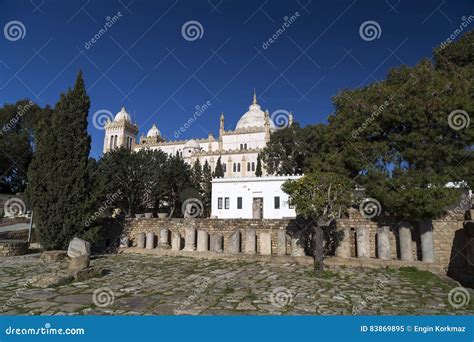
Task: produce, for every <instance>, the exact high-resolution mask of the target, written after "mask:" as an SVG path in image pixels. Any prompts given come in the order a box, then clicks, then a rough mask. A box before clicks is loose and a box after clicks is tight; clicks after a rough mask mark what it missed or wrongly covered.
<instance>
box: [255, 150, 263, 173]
mask: <svg viewBox="0 0 474 342" xmlns="http://www.w3.org/2000/svg"><path fill="white" fill-rule="evenodd" d="M255 176H257V177H262V160H261V159H260V154H258V155H257V168H256V170H255Z"/></svg>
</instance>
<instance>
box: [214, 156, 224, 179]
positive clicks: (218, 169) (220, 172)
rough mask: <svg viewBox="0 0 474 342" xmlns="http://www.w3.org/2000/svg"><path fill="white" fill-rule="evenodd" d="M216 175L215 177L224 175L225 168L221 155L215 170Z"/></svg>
mask: <svg viewBox="0 0 474 342" xmlns="http://www.w3.org/2000/svg"><path fill="white" fill-rule="evenodd" d="M214 177H215V178H222V177H224V168H223V167H222V163H221V157H219V158H218V159H217V163H216V169H215V170H214Z"/></svg>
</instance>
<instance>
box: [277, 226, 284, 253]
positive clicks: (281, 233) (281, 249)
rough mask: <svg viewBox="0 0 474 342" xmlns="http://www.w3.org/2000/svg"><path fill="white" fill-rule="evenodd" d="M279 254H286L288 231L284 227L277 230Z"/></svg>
mask: <svg viewBox="0 0 474 342" xmlns="http://www.w3.org/2000/svg"><path fill="white" fill-rule="evenodd" d="M277 254H278V255H286V232H285V231H284V230H282V229H281V230H278V231H277Z"/></svg>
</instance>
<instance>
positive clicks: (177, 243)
mask: <svg viewBox="0 0 474 342" xmlns="http://www.w3.org/2000/svg"><path fill="white" fill-rule="evenodd" d="M171 250H172V251H179V250H181V236H180V235H179V232H172V233H171Z"/></svg>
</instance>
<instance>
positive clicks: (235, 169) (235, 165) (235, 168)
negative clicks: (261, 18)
mask: <svg viewBox="0 0 474 342" xmlns="http://www.w3.org/2000/svg"><path fill="white" fill-rule="evenodd" d="M232 171H233V172H236V171H237V164H236V163H234V166H233V167H232Z"/></svg>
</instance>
